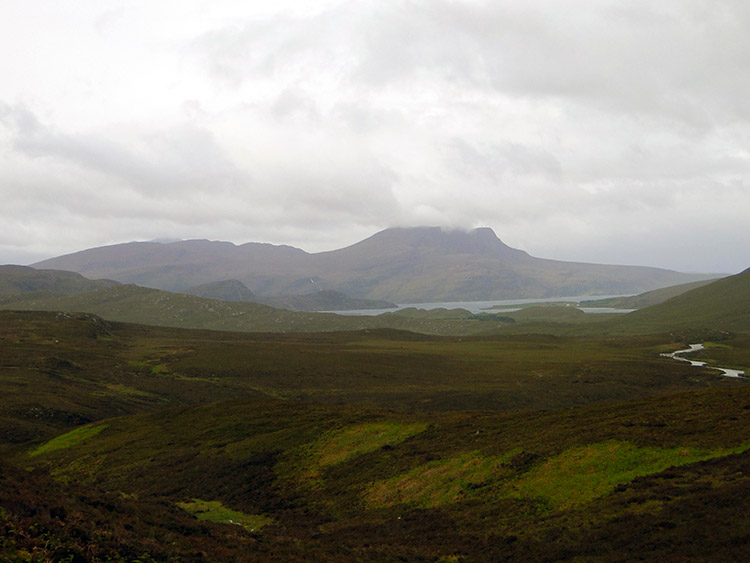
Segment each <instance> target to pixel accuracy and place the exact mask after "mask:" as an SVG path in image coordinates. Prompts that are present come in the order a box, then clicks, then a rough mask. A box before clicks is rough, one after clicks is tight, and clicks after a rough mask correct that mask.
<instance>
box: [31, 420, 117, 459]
mask: <svg viewBox="0 0 750 563" xmlns="http://www.w3.org/2000/svg"><path fill="white" fill-rule="evenodd" d="M108 426H109V425H108V424H99V425H98V426H84V427H82V428H76V429H75V430H71V431H70V432H67V433H66V434H63V435H62V436H58V437H57V438H52V439H51V440H50V441H48V442H45V443H44V444H42V445H41V446H39V447H38V448H36V449H35V450H33V451H31V452H29V455H31V456H37V455H42V454H47V453H50V452H54V451H55V450H62V449H65V448H70V447H72V446H76V445H78V444H80V443H81V442H83V441H85V440H88V439H89V438H91V437H93V436H96V435H97V434H99V433H100V432H101V431H102V430H104V429H105V428H107V427H108Z"/></svg>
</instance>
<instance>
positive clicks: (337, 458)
mask: <svg viewBox="0 0 750 563" xmlns="http://www.w3.org/2000/svg"><path fill="white" fill-rule="evenodd" d="M426 428H427V424H425V423H412V424H401V423H397V422H371V423H365V424H357V425H354V426H349V427H347V428H344V429H342V430H336V431H333V432H330V433H327V434H325V435H323V436H322V437H321V438H320V439H319V440H317V441H316V443H315V444H314V445H313V446H312V452H313V456H314V457H315V466H316V467H318V468H323V467H327V466H330V465H336V464H339V463H342V462H344V461H347V460H348V459H351V458H353V457H356V456H359V455H362V454H365V453H368V452H372V451H375V450H377V449H380V448H382V447H383V446H386V445H391V446H392V445H394V444H399V443H401V442H403V441H404V440H406V439H407V438H410V437H411V436H414V435H416V434H419V433H420V432H422V431H424V430H425V429H426Z"/></svg>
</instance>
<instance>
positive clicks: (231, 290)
mask: <svg viewBox="0 0 750 563" xmlns="http://www.w3.org/2000/svg"><path fill="white" fill-rule="evenodd" d="M180 293H185V294H187V295H195V296H196V297H204V298H206V299H218V300H220V301H230V302H247V303H261V304H263V305H269V306H271V307H276V308H278V309H288V310H290V311H345V310H359V309H389V308H395V307H397V305H396V304H395V303H391V302H389V301H384V300H375V299H355V298H352V297H349V296H348V295H346V294H344V293H342V292H340V291H334V290H332V289H328V290H321V291H316V292H315V293H307V294H304V295H288V296H280V297H260V296H258V295H255V294H254V293H253V292H252V291H250V289H249V288H248V287H247V286H246V285H245V284H244V283H242V282H241V281H239V280H224V281H218V282H211V283H206V284H203V285H199V286H197V287H192V288H188V289H185V290H183V291H181V292H180Z"/></svg>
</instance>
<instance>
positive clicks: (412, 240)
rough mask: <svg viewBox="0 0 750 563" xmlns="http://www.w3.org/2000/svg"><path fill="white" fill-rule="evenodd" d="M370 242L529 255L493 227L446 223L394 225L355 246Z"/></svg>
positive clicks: (502, 255)
mask: <svg viewBox="0 0 750 563" xmlns="http://www.w3.org/2000/svg"><path fill="white" fill-rule="evenodd" d="M368 242H370V243H379V244H383V243H387V244H389V245H398V246H403V247H410V248H412V249H415V250H420V251H427V250H435V251H441V252H446V253H451V254H473V255H481V256H492V257H496V258H520V257H525V256H528V254H527V253H526V252H524V251H522V250H517V249H515V248H511V247H510V246H508V245H507V244H505V243H504V242H503V241H502V240H500V239H499V238H498V236H497V235H496V234H495V231H493V230H492V229H491V228H490V227H479V228H477V229H471V230H465V229H447V228H445V227H393V228H390V229H385V230H384V231H380V232H379V233H376V234H375V235H373V236H371V237H370V238H369V239H365V240H364V241H362V242H360V243H357V244H356V245H354V246H358V245H361V244H364V243H368Z"/></svg>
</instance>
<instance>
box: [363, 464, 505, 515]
mask: <svg viewBox="0 0 750 563" xmlns="http://www.w3.org/2000/svg"><path fill="white" fill-rule="evenodd" d="M515 453H516V451H515V450H514V451H511V452H508V453H507V454H504V455H501V456H492V457H482V456H480V455H479V454H478V453H476V452H472V453H463V454H461V455H458V456H455V457H451V458H448V459H441V460H437V461H431V462H429V463H426V464H424V465H421V466H419V467H416V468H414V469H412V470H411V471H409V472H407V473H406V474H404V475H398V476H396V477H392V478H390V479H385V480H383V481H379V482H376V483H374V484H373V485H371V486H370V487H369V488H368V489H367V491H366V492H365V495H364V498H365V501H366V502H367V503H368V504H369V505H370V506H375V507H377V506H379V507H385V506H393V505H394V504H401V503H409V504H415V505H417V506H421V507H425V508H432V507H437V506H442V505H445V504H451V503H455V502H458V501H460V500H462V499H464V498H467V497H471V496H475V495H476V491H477V489H478V488H480V487H481V486H482V485H484V484H486V483H489V482H492V481H495V480H498V479H502V478H504V477H506V476H507V475H508V474H509V473H510V472H511V470H510V468H509V467H508V466H506V465H503V464H504V463H505V462H506V461H507V460H508V459H509V458H510V457H511V456H512V455H514V454H515Z"/></svg>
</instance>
